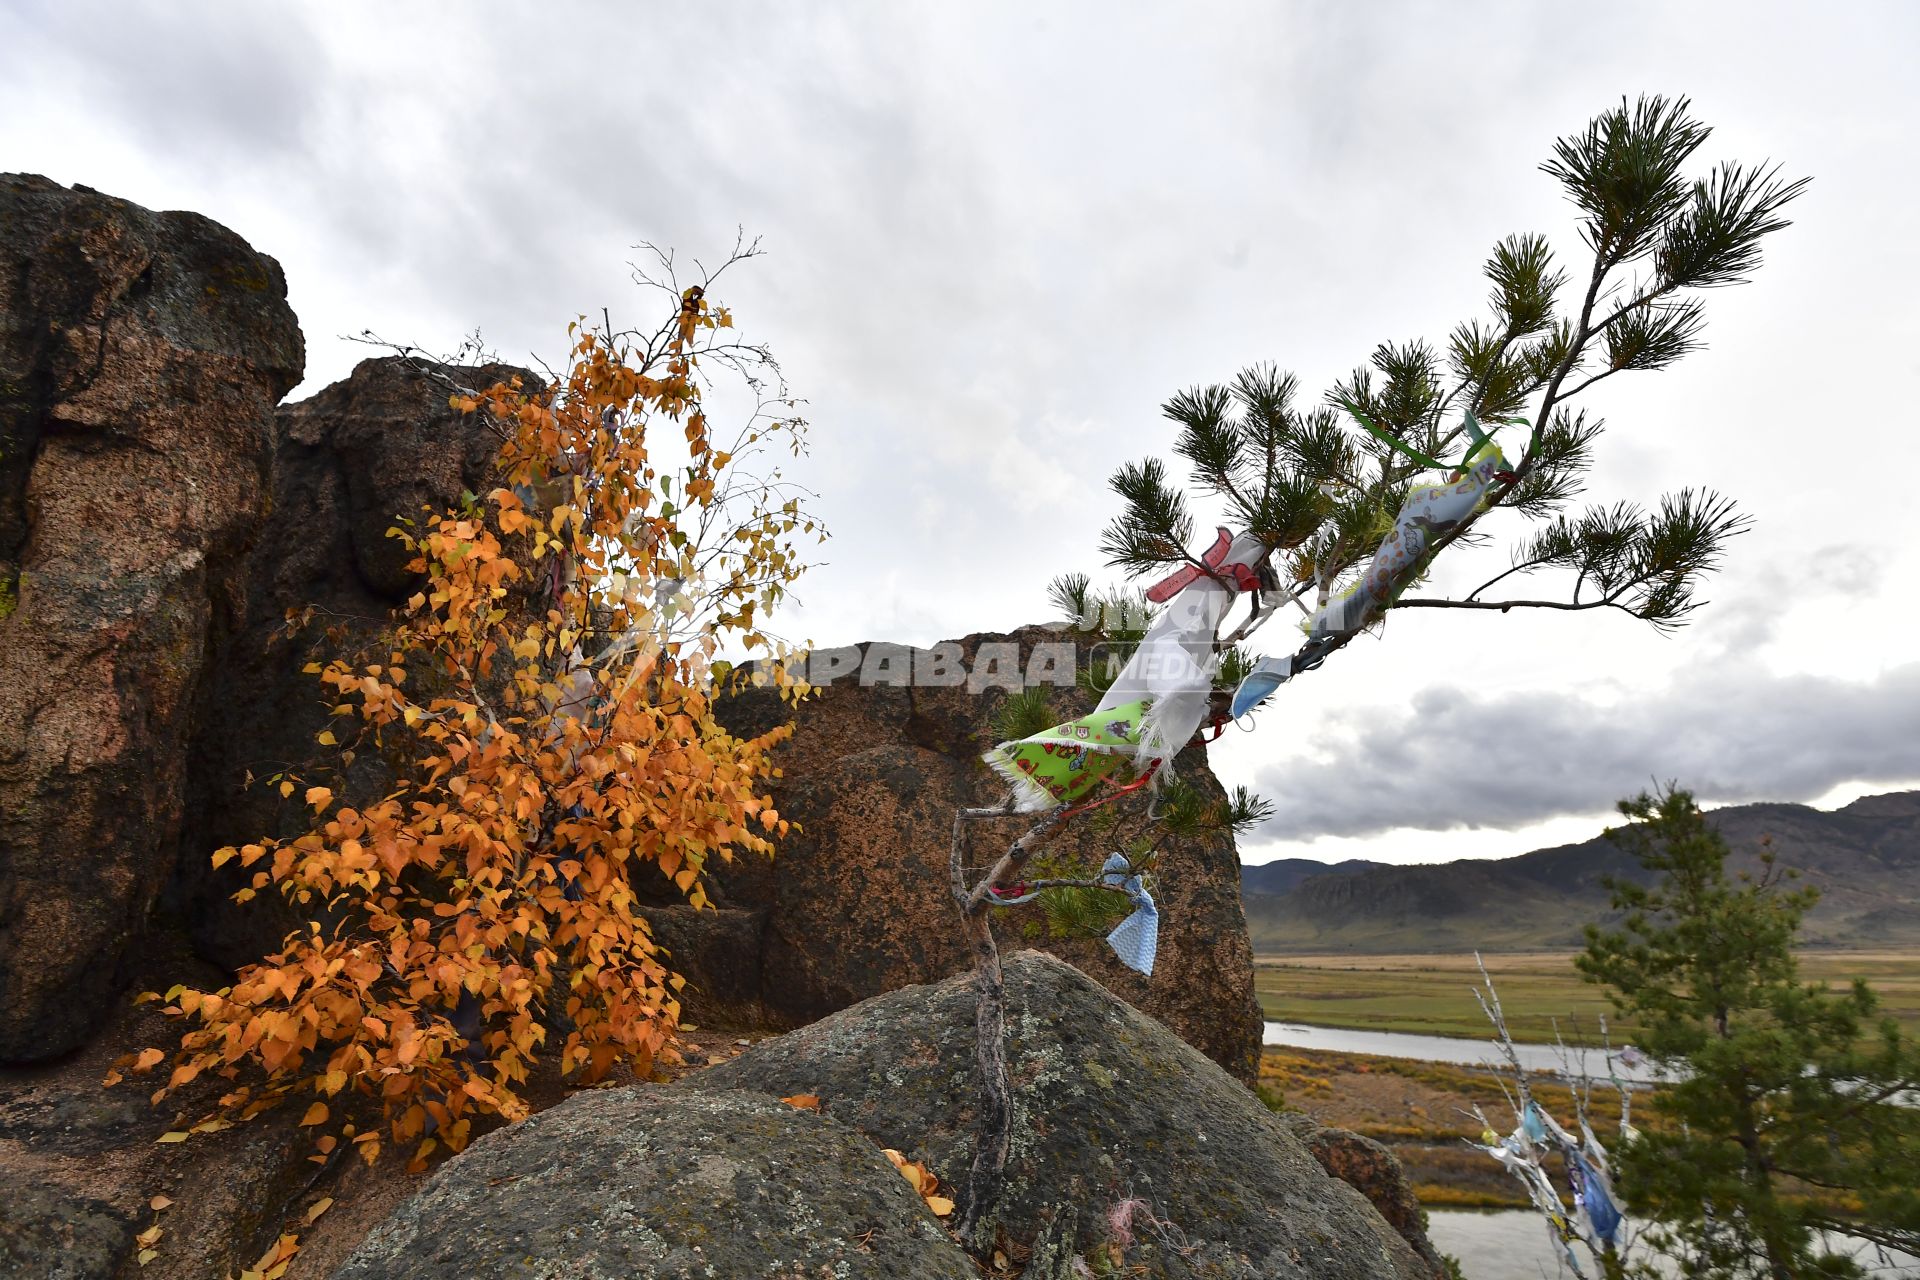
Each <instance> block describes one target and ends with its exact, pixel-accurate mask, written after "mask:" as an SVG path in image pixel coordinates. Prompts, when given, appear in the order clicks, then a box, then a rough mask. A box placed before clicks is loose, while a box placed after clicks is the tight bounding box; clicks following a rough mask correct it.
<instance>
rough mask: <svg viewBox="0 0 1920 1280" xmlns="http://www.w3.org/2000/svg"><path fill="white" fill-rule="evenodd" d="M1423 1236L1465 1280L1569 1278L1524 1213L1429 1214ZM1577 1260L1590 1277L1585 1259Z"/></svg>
mask: <svg viewBox="0 0 1920 1280" xmlns="http://www.w3.org/2000/svg"><path fill="white" fill-rule="evenodd" d="M1427 1235H1428V1236H1429V1237H1430V1238H1431V1239H1432V1240H1433V1247H1434V1248H1436V1249H1438V1250H1440V1252H1442V1253H1448V1254H1452V1255H1453V1256H1454V1257H1456V1258H1458V1259H1459V1260H1460V1267H1461V1269H1462V1270H1463V1271H1464V1272H1465V1273H1466V1277H1467V1280H1542V1278H1543V1277H1559V1276H1568V1275H1571V1274H1572V1273H1571V1272H1569V1271H1567V1270H1566V1269H1565V1267H1564V1266H1563V1265H1562V1263H1561V1261H1560V1253H1559V1250H1558V1249H1557V1248H1556V1246H1555V1245H1554V1243H1553V1240H1552V1239H1551V1238H1550V1237H1549V1235H1548V1234H1547V1228H1546V1224H1545V1223H1543V1222H1542V1221H1541V1220H1540V1216H1539V1215H1538V1214H1536V1213H1531V1212H1529V1211H1528V1210H1525V1209H1495V1210H1492V1211H1486V1212H1481V1211H1475V1210H1471V1209H1429V1210H1428V1211H1427ZM1576 1248H1577V1246H1576ZM1580 1258H1581V1263H1582V1266H1583V1267H1585V1270H1586V1273H1587V1274H1588V1275H1592V1274H1593V1268H1592V1267H1591V1266H1590V1265H1587V1259H1586V1256H1585V1254H1584V1253H1582V1254H1580ZM1854 1260H1855V1261H1856V1262H1858V1263H1859V1264H1860V1266H1861V1267H1862V1268H1864V1269H1865V1270H1866V1273H1867V1274H1868V1275H1870V1276H1875V1277H1880V1278H1883V1280H1893V1278H1894V1277H1906V1278H1908V1280H1911V1278H1912V1277H1920V1258H1915V1257H1913V1256H1911V1255H1909V1254H1904V1253H1903V1254H1893V1255H1890V1256H1886V1257H1882V1256H1881V1255H1880V1254H1879V1253H1878V1251H1876V1250H1871V1249H1866V1248H1864V1247H1862V1248H1861V1250H1860V1251H1859V1252H1856V1253H1855V1254H1854Z"/></svg>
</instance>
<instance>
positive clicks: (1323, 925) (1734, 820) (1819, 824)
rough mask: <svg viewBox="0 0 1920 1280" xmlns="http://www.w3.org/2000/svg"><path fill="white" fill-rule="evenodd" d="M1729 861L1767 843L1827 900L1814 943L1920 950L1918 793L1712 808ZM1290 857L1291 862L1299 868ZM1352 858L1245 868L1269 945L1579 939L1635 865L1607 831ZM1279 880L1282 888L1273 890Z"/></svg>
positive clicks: (1251, 903) (1254, 917)
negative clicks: (1413, 855) (1516, 847)
mask: <svg viewBox="0 0 1920 1280" xmlns="http://www.w3.org/2000/svg"><path fill="white" fill-rule="evenodd" d="M1713 820H1714V823H1715V825H1717V826H1718V827H1719V828H1720V831H1721V833H1722V834H1723V835H1725V836H1726V838H1727V842H1728V843H1729V844H1730V845H1731V846H1732V847H1733V849H1734V854H1735V856H1734V858H1733V860H1732V865H1733V866H1734V867H1736V868H1744V867H1751V866H1753V865H1755V859H1754V851H1755V850H1756V849H1758V847H1759V844H1760V841H1761V840H1762V838H1764V837H1771V838H1772V841H1773V847H1774V850H1775V851H1776V852H1777V853H1778V855H1779V858H1780V863H1781V865H1782V866H1788V867H1794V868H1797V869H1798V870H1799V871H1800V872H1801V874H1802V876H1803V878H1804V881H1805V883H1807V884H1810V885H1812V886H1814V887H1816V888H1818V889H1819V890H1820V893H1821V899H1820V902H1819V905H1817V906H1816V907H1815V908H1814V910H1813V912H1812V914H1811V915H1810V916H1809V918H1808V922H1807V927H1806V937H1807V940H1808V941H1809V942H1810V943H1813V944H1815V945H1825V946H1856V947H1858V946H1900V945H1913V944H1920V791H1907V792H1895V793H1893V794H1890V795H1880V796H1867V797H1864V798H1862V799H1860V800H1856V801H1854V802H1853V803H1852V804H1850V805H1847V806H1846V807H1845V808H1842V809H1836V810H1834V811H1832V812H1825V811H1822V810H1819V809H1812V808H1808V807H1807V806H1805V805H1798V804H1749V805H1735V806H1731V807H1728V808H1725V809H1717V810H1715V811H1714V813H1713ZM1299 861H1300V860H1299V859H1289V860H1288V863H1289V864H1293V863H1298V862H1299ZM1354 867H1355V864H1353V863H1342V864H1340V865H1339V866H1338V867H1328V868H1325V869H1323V870H1322V872H1321V873H1320V874H1315V875H1307V876H1305V877H1300V876H1298V875H1297V874H1295V873H1296V872H1297V870H1298V869H1297V868H1296V867H1292V866H1289V867H1288V868H1287V869H1286V870H1284V871H1282V872H1281V873H1278V874H1270V873H1266V871H1265V868H1262V867H1247V868H1244V869H1243V871H1242V875H1241V885H1242V888H1243V891H1244V895H1245V901H1246V909H1247V928H1248V930H1249V931H1250V932H1251V933H1252V935H1253V945H1254V949H1255V950H1256V951H1261V952H1268V953H1273V952H1319V951H1343V950H1351V951H1363V952H1399V951H1466V950H1471V949H1473V948H1476V947H1477V948H1482V949H1489V950H1504V949H1514V948H1523V947H1572V946H1578V945H1580V942H1581V936H1580V930H1581V927H1582V926H1583V925H1586V924H1588V923H1592V922H1596V921H1601V920H1604V919H1606V918H1607V916H1608V912H1607V892H1606V888H1605V886H1604V885H1602V883H1601V881H1602V879H1604V878H1605V877H1607V876H1626V875H1638V874H1639V868H1638V867H1637V866H1636V865H1635V864H1634V863H1633V862H1632V860H1631V859H1629V858H1628V857H1627V856H1626V855H1625V854H1623V853H1622V852H1620V850H1618V849H1616V848H1614V846H1613V845H1612V844H1610V843H1608V842H1607V840H1606V839H1605V838H1604V837H1597V838H1595V839H1592V840H1589V841H1586V842H1585V843H1583V844H1574V845H1560V846H1558V847H1555V848H1551V849H1536V850H1534V851H1533V852H1532V853H1523V854H1521V855H1519V856H1518V857H1514V858H1499V859H1483V860H1476V859H1462V860H1460V861H1457V862H1447V863H1437V864H1430V865H1415V866H1397V867H1396V866H1381V865H1375V866H1372V867H1365V866H1364V865H1363V866H1361V867H1359V868H1358V869H1353V868H1354ZM1270 884H1276V885H1280V886H1281V887H1280V889H1279V891H1277V892H1275V891H1271V890H1268V889H1267V886H1268V885H1270Z"/></svg>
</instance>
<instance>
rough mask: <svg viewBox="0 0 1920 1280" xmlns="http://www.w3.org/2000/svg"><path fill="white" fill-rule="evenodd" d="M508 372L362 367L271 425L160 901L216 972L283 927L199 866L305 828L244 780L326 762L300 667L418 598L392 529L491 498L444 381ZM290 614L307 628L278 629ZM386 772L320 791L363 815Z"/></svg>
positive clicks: (484, 434) (317, 709) (324, 719)
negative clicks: (254, 523)
mask: <svg viewBox="0 0 1920 1280" xmlns="http://www.w3.org/2000/svg"><path fill="white" fill-rule="evenodd" d="M430 374H432V375H435V376H429V375H430ZM514 376H520V377H524V378H527V379H532V378H533V377H534V375H533V374H531V373H530V372H528V371H526V370H524V369H516V368H513V367H511V366H508V365H488V366H484V367H478V368H467V367H451V368H443V367H420V366H416V365H414V364H412V363H410V362H408V361H404V360H400V359H397V358H384V359H375V360H364V361H362V362H361V363H360V364H359V365H358V366H357V367H356V368H355V369H354V371H353V373H352V375H351V376H350V377H348V378H347V379H346V380H345V381H343V382H336V383H334V384H333V385H332V386H330V387H327V388H326V389H325V390H323V391H321V392H319V393H318V394H316V395H314V396H313V397H312V398H310V399H307V400H303V401H300V402H299V403H297V404H290V405H284V406H282V407H281V408H280V410H279V412H278V413H277V414H275V416H274V422H273V426H274V450H273V457H272V465H271V470H270V477H269V491H268V499H267V510H268V512H269V513H270V515H269V520H270V523H269V524H268V526H267V527H266V528H265V529H264V530H263V532H262V533H261V536H260V537H258V538H257V539H256V541H255V543H254V545H253V546H252V547H251V548H250V549H249V551H248V553H247V555H246V557H245V559H244V560H243V562H242V564H241V566H240V573H239V578H240V581H241V582H242V583H243V584H244V593H245V594H244V597H243V599H242V600H241V602H240V603H241V605H242V609H241V613H240V616H239V618H238V621H237V625H236V626H235V627H234V628H233V630H232V632H231V634H230V635H229V636H227V637H226V639H225V642H224V643H222V644H221V645H220V646H219V647H218V649H217V651H216V652H215V653H214V655H213V658H212V661H211V663H210V664H209V672H208V678H207V680H206V681H205V682H204V686H203V687H204V689H205V697H204V698H203V700H202V704H201V707H200V712H199V714H198V716H197V717H196V721H195V725H196V728H195V733H194V737H193V746H192V753H191V755H192V760H191V765H190V770H189V773H188V779H187V797H186V817H185V823H184V831H183V837H182V841H181V844H182V848H183V849H184V850H185V851H186V856H183V857H182V858H181V859H180V862H179V867H178V870H177V871H176V873H175V876H174V879H173V880H172V882H171V883H170V884H169V886H168V889H167V892H166V894H165V895H164V906H165V907H166V908H167V909H168V910H169V911H170V912H171V913H172V914H173V915H174V916H175V918H177V919H178V920H180V921H181V922H182V923H183V924H184V925H186V926H187V927H188V929H189V930H190V931H191V934H192V937H193V943H194V948H195V950H196V951H198V952H199V953H200V954H201V955H203V956H205V957H206V958H208V959H210V960H212V961H214V962H215V963H216V964H219V965H221V966H223V967H225V968H229V969H237V968H239V967H240V966H241V965H244V964H247V963H250V962H251V961H254V960H257V959H259V958H260V956H262V955H264V954H266V953H267V952H269V951H271V950H273V949H274V948H275V947H277V946H278V945H279V942H280V940H281V939H282V938H283V937H284V936H285V935H286V930H287V928H288V927H289V926H290V925H291V924H292V923H293V921H292V919H291V918H290V916H289V914H288V913H287V912H286V911H285V910H284V909H283V908H282V904H280V903H279V902H278V901H277V900H276V899H273V898H272V897H271V896H268V897H266V898H261V899H256V900H255V901H254V902H253V903H250V904H248V905H247V906H246V907H244V908H243V907H237V906H235V905H234V904H233V903H232V902H230V901H229V900H228V895H229V894H231V893H232V892H233V891H234V890H235V889H237V888H239V887H241V884H242V883H243V877H242V873H241V872H239V871H238V870H237V869H232V868H230V869H229V870H227V871H226V872H225V873H224V874H222V873H218V872H215V871H214V870H213V869H212V867H211V865H210V864H209V862H208V858H207V855H208V854H209V853H211V852H212V851H213V850H215V849H218V848H220V847H221V846H223V845H229V844H242V843H245V842H247V841H249V840H257V839H259V838H260V837H261V836H263V835H278V836H283V837H291V836H295V835H298V834H300V832H301V831H303V830H305V828H304V826H299V825H296V824H298V823H300V822H301V821H302V820H303V819H304V818H305V817H306V814H305V812H304V811H303V810H302V808H301V807H300V806H299V805H297V804H289V803H288V802H285V801H283V800H282V799H281V798H280V796H279V794H278V792H277V791H275V790H274V789H272V788H270V787H266V786H263V785H260V784H259V783H258V782H257V781H256V783H255V785H253V786H248V785H247V778H248V775H249V774H251V775H254V777H255V778H256V779H259V778H264V777H266V776H268V775H270V774H273V773H274V772H276V771H278V770H280V769H284V768H287V767H289V766H299V765H304V764H307V763H309V762H311V763H314V764H323V765H325V766H326V767H328V768H329V769H331V768H333V767H336V766H337V761H335V760H333V759H332V758H331V755H330V753H329V755H328V756H327V757H326V758H324V759H316V758H315V752H316V750H317V748H316V746H315V743H314V737H315V735H316V734H318V733H319V732H320V731H321V730H322V729H324V728H326V727H327V724H328V717H329V714H330V713H329V710H328V704H329V703H330V702H331V701H332V700H331V699H329V698H327V697H326V696H325V693H326V690H325V689H324V688H323V687H322V686H321V685H320V683H319V681H317V680H316V679H314V677H313V676H311V675H309V674H307V673H306V672H305V671H304V668H305V666H306V665H307V663H308V662H310V661H324V660H326V659H328V658H333V657H339V656H341V655H347V654H356V653H361V652H363V651H365V650H367V648H368V646H369V645H372V644H377V641H378V637H379V635H380V634H381V632H382V631H383V630H384V629H385V628H386V627H387V625H388V623H389V620H390V617H391V614H392V611H393V610H394V609H395V608H396V607H398V606H399V605H401V604H403V603H404V602H405V601H406V599H407V597H408V596H410V595H412V594H413V592H414V591H415V590H416V589H417V588H418V586H419V581H420V580H419V579H418V578H417V577H416V576H415V575H414V574H412V573H409V572H408V570H407V561H408V559H409V554H408V552H407V551H406V549H405V548H404V547H403V546H402V545H401V544H400V543H399V542H398V541H397V540H396V539H393V538H390V537H388V536H387V530H389V529H392V528H394V527H395V526H396V523H397V522H398V521H400V520H420V519H422V518H424V517H425V516H426V513H428V512H432V513H435V514H437V513H439V512H442V511H446V510H449V509H451V508H456V507H458V506H459V504H460V503H461V501H462V495H463V494H473V495H478V494H484V493H486V492H487V491H488V490H489V489H491V488H493V487H494V485H493V477H492V467H493V460H494V457H495V455H496V454H497V453H498V451H499V440H498V439H497V438H496V437H495V436H494V435H493V434H492V433H491V432H489V431H488V430H486V429H485V428H484V427H483V426H482V425H481V424H480V422H479V420H478V419H477V418H476V417H474V416H471V415H466V414H461V413H458V412H456V411H455V410H453V409H452V408H450V407H449V406H448V404H447V389H446V381H447V380H451V381H453V382H456V383H459V384H461V385H465V386H489V385H491V384H493V383H495V382H500V381H505V380H507V379H509V378H512V377H514ZM290 611H295V612H299V613H301V614H303V615H304V617H305V621H304V622H301V623H298V624H295V625H289V624H288V621H287V616H288V613H289V612H290ZM368 660H369V661H380V660H381V655H379V654H369V655H368ZM390 777H391V775H390V773H389V771H388V770H387V767H386V765H385V763H384V762H383V761H382V760H381V759H380V757H379V756H378V755H376V754H374V753H371V752H367V753H362V754H361V755H359V756H357V757H356V758H355V760H354V762H353V764H352V765H351V766H350V767H349V768H348V769H347V770H346V772H345V774H344V776H337V775H330V779H329V781H330V784H331V785H333V786H334V788H335V790H336V791H337V792H338V793H339V794H340V795H341V796H343V797H344V799H345V801H346V802H347V803H351V804H362V803H365V802H366V801H367V800H369V799H372V798H374V797H376V796H379V795H381V794H383V793H384V792H385V790H386V786H387V783H388V781H389V780H390Z"/></svg>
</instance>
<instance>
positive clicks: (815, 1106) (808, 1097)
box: [780, 1093, 820, 1111]
mask: <svg viewBox="0 0 1920 1280" xmlns="http://www.w3.org/2000/svg"><path fill="white" fill-rule="evenodd" d="M780 1101H782V1102H784V1103H786V1104H787V1105H788V1106H790V1107H792V1108H793V1109H794V1110H795V1111H818V1110H819V1109H820V1095H819V1094H816V1093H796V1094H794V1095H793V1096H792V1097H791V1098H782V1099H780Z"/></svg>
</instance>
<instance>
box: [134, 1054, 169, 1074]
mask: <svg viewBox="0 0 1920 1280" xmlns="http://www.w3.org/2000/svg"><path fill="white" fill-rule="evenodd" d="M166 1056H167V1055H166V1054H164V1053H162V1052H160V1050H158V1049H142V1050H141V1051H140V1056H139V1057H137V1058H135V1059H134V1060H133V1069H134V1070H135V1071H151V1070H152V1069H153V1068H154V1067H155V1066H157V1065H159V1062H160V1059H162V1058H164V1057H166Z"/></svg>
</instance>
